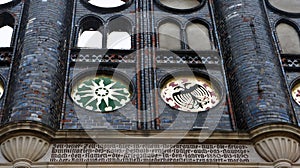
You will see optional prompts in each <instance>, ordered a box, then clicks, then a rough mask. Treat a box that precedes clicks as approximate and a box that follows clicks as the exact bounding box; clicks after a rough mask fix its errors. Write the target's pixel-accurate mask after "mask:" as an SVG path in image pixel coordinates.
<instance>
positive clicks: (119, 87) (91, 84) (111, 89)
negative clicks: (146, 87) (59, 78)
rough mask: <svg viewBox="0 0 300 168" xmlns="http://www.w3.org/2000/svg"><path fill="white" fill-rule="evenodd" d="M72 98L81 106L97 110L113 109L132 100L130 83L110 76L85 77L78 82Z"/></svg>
mask: <svg viewBox="0 0 300 168" xmlns="http://www.w3.org/2000/svg"><path fill="white" fill-rule="evenodd" d="M71 96H72V99H73V100H74V102H75V103H76V104H78V105H79V106H80V107H83V108H85V109H88V110H92V111H97V112H107V111H113V110H116V109H119V108H121V107H123V106H124V105H125V104H126V103H128V102H129V101H130V97H131V94H130V92H129V88H128V85H126V84H125V83H123V82H122V81H121V80H117V79H114V78H111V77H110V76H105V75H99V76H96V77H90V78H84V79H83V80H81V81H80V82H78V83H76V84H75V86H74V87H73V89H72V92H71Z"/></svg>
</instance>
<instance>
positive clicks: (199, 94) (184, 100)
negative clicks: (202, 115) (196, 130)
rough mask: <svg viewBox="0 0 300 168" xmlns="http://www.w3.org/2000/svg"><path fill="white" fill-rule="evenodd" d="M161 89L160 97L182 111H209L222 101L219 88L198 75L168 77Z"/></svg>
mask: <svg viewBox="0 0 300 168" xmlns="http://www.w3.org/2000/svg"><path fill="white" fill-rule="evenodd" d="M160 88H161V91H160V95H161V97H162V99H163V100H164V101H165V103H167V104H168V105H169V106H170V107H172V108H175V109H177V110H180V111H186V112H202V111H207V110H209V109H211V108H213V107H215V106H216V105H217V104H218V103H219V102H220V100H221V96H220V95H221V94H220V92H219V90H218V89H216V88H217V87H216V86H215V85H214V84H213V83H212V82H211V81H209V80H208V79H207V78H205V77H203V76H198V75H195V76H186V75H184V74H182V75H177V76H176V77H174V76H168V77H167V78H166V79H165V80H164V81H163V82H162V85H161V87H160Z"/></svg>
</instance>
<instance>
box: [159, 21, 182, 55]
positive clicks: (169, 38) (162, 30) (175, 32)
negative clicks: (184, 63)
mask: <svg viewBox="0 0 300 168" xmlns="http://www.w3.org/2000/svg"><path fill="white" fill-rule="evenodd" d="M158 32H159V46H160V48H161V49H169V50H178V49H181V35H180V34H181V33H180V27H179V26H178V24H176V23H173V22H164V23H162V24H161V25H160V26H159V28H158Z"/></svg>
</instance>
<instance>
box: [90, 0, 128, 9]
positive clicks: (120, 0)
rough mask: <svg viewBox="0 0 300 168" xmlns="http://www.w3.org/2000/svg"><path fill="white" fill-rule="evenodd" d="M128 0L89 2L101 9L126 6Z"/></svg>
mask: <svg viewBox="0 0 300 168" xmlns="http://www.w3.org/2000/svg"><path fill="white" fill-rule="evenodd" d="M126 2H127V0H88V3H90V4H91V5H94V6H97V7H101V8H114V7H119V6H122V5H125V4H126Z"/></svg>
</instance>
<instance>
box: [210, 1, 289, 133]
mask: <svg viewBox="0 0 300 168" xmlns="http://www.w3.org/2000/svg"><path fill="white" fill-rule="evenodd" d="M262 3H263V2H262V1H261V0H243V1H242V0H236V1H228V0H216V1H215V11H216V13H217V15H218V29H219V32H220V35H221V38H222V42H223V44H222V45H223V50H224V53H225V56H226V59H225V63H226V68H227V75H228V80H229V83H230V89H231V95H232V99H233V102H234V110H235V114H236V117H237V123H238V125H239V127H240V128H243V129H247V128H253V127H255V126H258V125H262V124H266V123H275V122H286V123H290V116H289V113H290V112H291V108H290V106H289V98H288V96H287V91H286V90H287V87H286V86H285V83H284V78H283V74H282V71H281V69H280V64H279V59H278V57H277V56H276V55H275V48H274V47H273V45H272V41H271V32H270V31H269V25H268V22H267V19H266V15H265V13H264V11H263V4H262Z"/></svg>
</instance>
